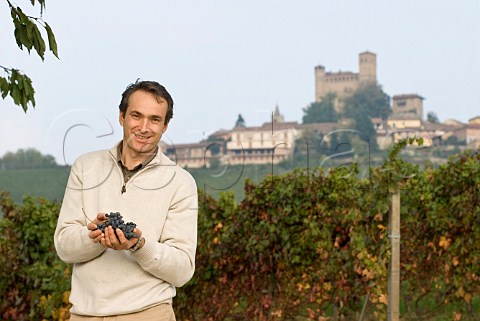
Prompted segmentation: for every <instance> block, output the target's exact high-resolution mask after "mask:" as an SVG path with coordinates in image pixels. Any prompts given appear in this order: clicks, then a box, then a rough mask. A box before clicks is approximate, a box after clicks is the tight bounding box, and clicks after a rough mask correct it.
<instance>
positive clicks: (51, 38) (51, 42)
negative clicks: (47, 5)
mask: <svg viewBox="0 0 480 321" xmlns="http://www.w3.org/2000/svg"><path fill="white" fill-rule="evenodd" d="M45 30H46V31H47V36H48V46H49V47H50V51H51V52H53V54H54V55H55V57H57V58H58V49H57V41H56V40H55V35H54V34H53V31H52V28H50V25H49V24H48V23H46V22H45Z"/></svg>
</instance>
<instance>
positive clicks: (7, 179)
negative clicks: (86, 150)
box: [0, 165, 281, 203]
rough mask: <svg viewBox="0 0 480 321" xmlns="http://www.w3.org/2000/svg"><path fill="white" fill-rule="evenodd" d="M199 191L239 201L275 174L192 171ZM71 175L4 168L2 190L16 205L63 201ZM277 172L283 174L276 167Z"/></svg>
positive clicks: (253, 169) (249, 168) (266, 170)
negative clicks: (250, 186)
mask: <svg viewBox="0 0 480 321" xmlns="http://www.w3.org/2000/svg"><path fill="white" fill-rule="evenodd" d="M188 171H189V172H190V173H191V174H192V176H193V177H194V178H195V181H196V182H197V186H198V188H200V189H202V190H204V191H206V192H207V193H208V194H209V195H211V196H213V197H217V196H218V195H219V193H220V192H227V191H228V192H233V193H234V194H235V198H236V199H237V200H241V199H242V198H243V195H244V192H243V186H244V183H245V179H246V178H247V177H248V178H250V179H251V180H252V181H254V182H256V183H258V182H260V181H262V180H263V178H264V177H265V176H266V175H268V174H271V173H272V168H271V166H268V165H246V166H243V167H242V166H230V167H228V168H226V169H225V168H223V167H219V168H218V169H215V170H213V169H205V168H202V169H189V170H188ZM69 172H70V168H69V167H65V168H55V169H51V168H36V169H4V170H0V191H8V192H9V193H10V195H11V196H12V198H13V200H14V201H15V202H16V203H21V202H22V198H23V196H24V195H30V196H33V197H44V198H47V199H49V200H56V201H61V200H62V199H63V194H64V192H65V185H66V182H67V180H68V175H69ZM274 173H275V174H279V173H281V171H280V169H279V168H274Z"/></svg>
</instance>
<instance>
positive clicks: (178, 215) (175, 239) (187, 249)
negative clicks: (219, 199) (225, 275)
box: [132, 177, 198, 287]
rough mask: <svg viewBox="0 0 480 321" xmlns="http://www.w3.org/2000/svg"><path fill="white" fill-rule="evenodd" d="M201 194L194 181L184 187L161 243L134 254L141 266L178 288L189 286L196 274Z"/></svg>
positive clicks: (149, 244) (148, 242) (149, 242)
mask: <svg viewBox="0 0 480 321" xmlns="http://www.w3.org/2000/svg"><path fill="white" fill-rule="evenodd" d="M197 220H198V194H197V187H196V184H195V181H194V180H193V178H191V177H190V178H189V182H187V183H185V184H182V185H181V186H180V188H179V191H177V193H176V197H174V202H173V203H172V205H171V206H170V209H169V211H168V214H167V218H166V221H165V225H164V228H163V233H162V236H161V239H160V241H157V240H147V239H146V240H145V245H144V246H143V247H142V248H141V249H139V250H138V251H136V252H134V253H132V256H133V257H134V258H135V259H136V260H137V262H138V263H139V264H140V266H141V267H142V268H143V269H144V270H145V271H147V272H149V273H151V274H152V275H154V276H155V277H157V278H160V279H162V280H164V281H166V282H168V283H170V284H172V285H173V286H175V287H181V286H183V285H184V284H185V283H187V282H188V281H189V280H190V279H191V278H192V276H193V273H194V271H195V251H196V247H197Z"/></svg>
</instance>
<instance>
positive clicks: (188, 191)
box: [54, 81, 198, 321]
mask: <svg viewBox="0 0 480 321" xmlns="http://www.w3.org/2000/svg"><path fill="white" fill-rule="evenodd" d="M172 116H173V100H172V98H171V96H170V94H169V93H168V92H167V90H166V89H165V88H164V87H163V86H161V85H160V84H158V83H157V82H152V81H140V82H139V81H137V82H136V83H134V84H131V85H130V86H128V87H127V89H126V90H125V91H124V93H123V95H122V100H121V102H120V115H119V120H120V124H121V126H122V127H123V140H122V141H121V142H120V143H119V144H118V145H117V146H115V147H114V148H113V149H111V150H104V151H97V152H92V153H88V154H86V155H83V156H81V157H80V158H79V159H78V160H76V161H75V163H74V164H73V165H72V169H71V173H70V177H69V180H68V184H67V188H66V190H65V196H64V200H63V203H62V208H61V210H60V215H59V218H58V223H57V228H56V231H55V237H54V239H55V248H56V250H57V253H58V255H59V257H60V258H61V259H62V260H63V261H65V262H67V263H73V273H72V289H71V294H70V302H71V303H72V308H71V310H70V312H71V315H72V317H71V319H70V320H71V321H75V320H109V319H111V320H129V321H130V320H135V321H136V320H139V321H141V320H159V321H160V320H162V321H163V320H165V321H173V320H175V315H174V312H173V309H172V298H173V297H174V296H175V294H176V287H180V286H182V285H184V284H185V283H186V282H188V281H189V280H190V278H191V277H192V275H193V272H194V269H195V249H196V242H197V201H198V196H197V187H196V184H195V181H194V180H193V178H192V177H191V175H190V174H189V173H188V172H186V171H185V170H183V169H181V168H180V167H178V166H176V165H175V164H174V163H173V162H172V161H171V160H170V159H168V158H167V157H166V156H165V155H164V154H163V153H162V152H161V151H160V150H159V148H158V144H159V141H160V139H161V137H162V134H163V133H164V132H165V131H166V130H167V128H168V124H169V121H170V119H171V118H172ZM112 212H119V213H120V214H121V215H122V216H123V220H124V221H125V222H134V223H136V225H137V227H136V229H135V230H134V233H135V234H136V237H133V238H131V239H127V238H126V236H125V235H124V234H123V232H122V231H121V230H120V229H117V230H116V231H114V230H113V228H112V227H111V226H110V227H107V228H105V229H104V232H102V231H101V230H100V229H98V228H97V224H100V223H104V222H105V221H106V220H107V217H106V216H105V214H108V213H112ZM84 213H85V214H84ZM97 213H98V214H97ZM95 215H96V217H95ZM88 217H90V218H88ZM93 217H95V218H94V219H93V220H91V221H90V219H92V218H93ZM115 232H116V235H115ZM105 317H106V318H105Z"/></svg>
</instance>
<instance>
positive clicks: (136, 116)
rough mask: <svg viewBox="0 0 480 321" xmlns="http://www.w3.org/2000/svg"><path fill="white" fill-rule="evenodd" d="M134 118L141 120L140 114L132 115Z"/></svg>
mask: <svg viewBox="0 0 480 321" xmlns="http://www.w3.org/2000/svg"><path fill="white" fill-rule="evenodd" d="M132 118H134V119H139V118H140V115H138V114H132Z"/></svg>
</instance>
